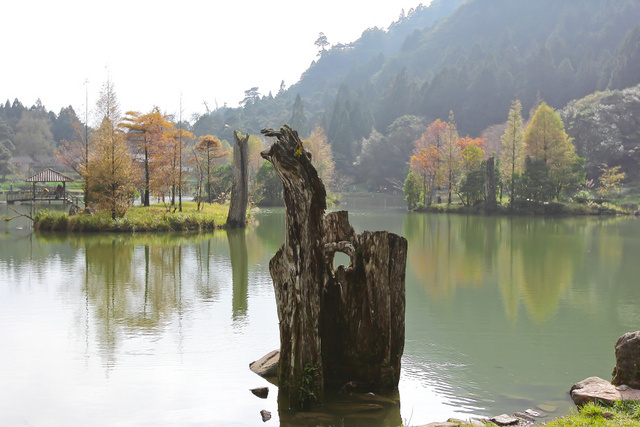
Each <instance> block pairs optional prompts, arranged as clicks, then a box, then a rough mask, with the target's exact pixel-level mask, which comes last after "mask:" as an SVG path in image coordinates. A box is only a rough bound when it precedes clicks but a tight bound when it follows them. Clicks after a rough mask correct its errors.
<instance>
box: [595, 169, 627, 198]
mask: <svg viewBox="0 0 640 427" xmlns="http://www.w3.org/2000/svg"><path fill="white" fill-rule="evenodd" d="M620 169H621V168H620V166H612V167H609V166H608V165H606V164H602V166H600V171H601V175H600V178H599V179H598V181H600V187H598V189H597V190H596V191H597V192H598V194H599V195H601V196H602V197H609V196H611V195H612V194H614V193H617V192H618V191H619V190H620V183H621V182H622V180H623V179H624V178H625V173H624V172H620Z"/></svg>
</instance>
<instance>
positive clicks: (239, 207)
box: [227, 131, 249, 228]
mask: <svg viewBox="0 0 640 427" xmlns="http://www.w3.org/2000/svg"><path fill="white" fill-rule="evenodd" d="M248 203H249V135H248V134H247V135H246V136H243V137H242V138H241V137H240V136H239V134H238V131H233V181H232V183H231V203H230V204H229V214H228V215H227V227H229V228H244V227H246V225H247V204H248Z"/></svg>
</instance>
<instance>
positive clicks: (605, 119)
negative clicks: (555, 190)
mask: <svg viewBox="0 0 640 427" xmlns="http://www.w3.org/2000/svg"><path fill="white" fill-rule="evenodd" d="M561 115H562V119H563V121H564V123H565V126H566V129H567V133H568V134H569V136H571V137H572V138H573V140H574V143H575V146H576V152H577V153H578V155H580V156H582V157H584V158H585V159H586V163H585V169H586V172H587V177H591V178H593V177H596V176H598V175H599V172H600V167H601V166H602V165H603V164H607V165H608V166H620V167H621V170H622V171H623V172H625V173H626V175H627V176H628V177H629V178H631V179H635V178H637V177H638V175H639V174H640V170H639V168H638V165H639V164H640V85H636V86H634V87H631V88H627V89H624V90H615V91H605V92H597V93H594V94H591V95H589V96H587V97H585V98H583V99H580V100H577V101H573V102H571V103H569V105H567V106H566V107H565V108H564V109H562V111H561Z"/></svg>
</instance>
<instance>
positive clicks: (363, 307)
mask: <svg viewBox="0 0 640 427" xmlns="http://www.w3.org/2000/svg"><path fill="white" fill-rule="evenodd" d="M324 243H325V248H326V261H325V268H326V269H327V275H326V279H327V280H326V283H325V288H324V294H323V307H322V314H321V325H322V329H321V330H322V331H323V332H322V334H321V335H322V336H321V337H322V350H323V351H322V357H323V362H324V366H325V372H324V373H325V384H326V385H327V387H331V388H344V387H345V385H346V384H348V385H349V386H351V387H353V388H356V389H360V390H365V391H375V392H379V391H389V390H392V389H394V388H396V387H397V386H398V382H399V380H400V360H401V358H402V353H403V350H404V318H405V287H404V282H405V266H406V259H407V240H406V239H405V238H404V237H400V236H398V235H396V234H393V233H389V232H387V231H375V232H372V231H365V232H363V233H361V234H355V232H354V231H353V228H352V227H351V225H350V224H349V219H348V213H347V212H346V211H340V212H332V213H329V214H328V215H327V216H326V218H325V235H324ZM340 247H342V248H344V249H343V250H340ZM336 250H338V251H340V252H344V253H346V254H347V255H349V257H350V264H349V266H347V267H345V266H343V265H340V266H338V268H337V269H334V268H333V258H334V254H335V251H336Z"/></svg>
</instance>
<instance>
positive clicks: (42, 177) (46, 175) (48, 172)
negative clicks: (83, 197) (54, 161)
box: [24, 168, 73, 201]
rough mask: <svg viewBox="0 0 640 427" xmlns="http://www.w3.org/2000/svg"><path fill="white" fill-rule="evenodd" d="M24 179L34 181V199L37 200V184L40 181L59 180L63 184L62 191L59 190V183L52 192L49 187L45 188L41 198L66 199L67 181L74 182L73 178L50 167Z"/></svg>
mask: <svg viewBox="0 0 640 427" xmlns="http://www.w3.org/2000/svg"><path fill="white" fill-rule="evenodd" d="M24 181H25V182H32V183H33V191H32V196H33V201H35V200H36V198H37V195H38V194H37V192H36V184H37V183H39V182H40V183H47V182H59V183H60V184H62V187H61V191H58V188H60V185H58V187H57V188H56V190H55V191H54V192H50V191H49V190H48V189H46V188H45V191H44V194H42V195H40V199H50V198H55V199H61V200H66V194H67V182H73V179H71V178H69V177H68V176H66V175H63V174H61V173H59V172H56V171H54V170H53V169H51V168H49V169H45V170H43V171H42V172H40V173H38V174H36V175H33V176H32V177H31V178H27V179H25V180H24ZM51 193H53V194H51Z"/></svg>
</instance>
